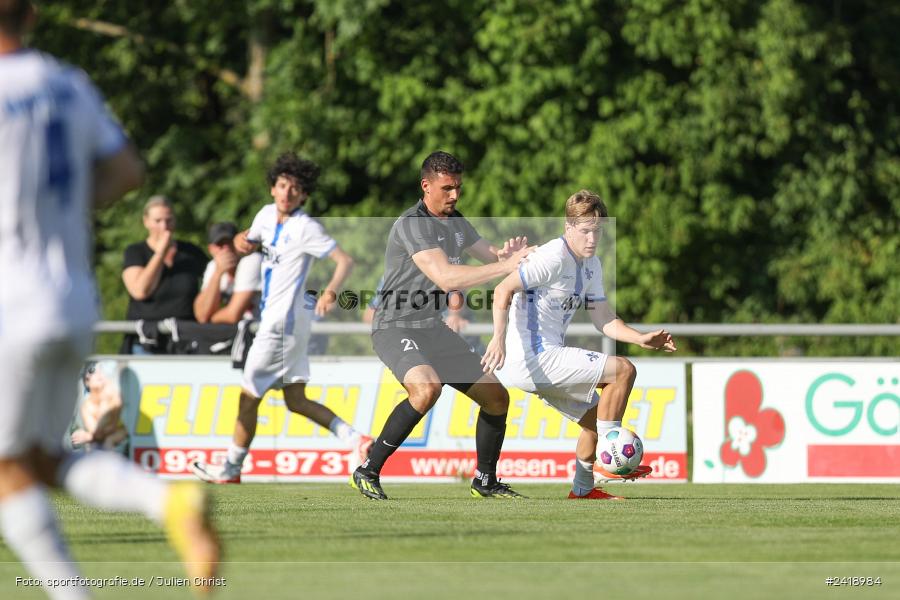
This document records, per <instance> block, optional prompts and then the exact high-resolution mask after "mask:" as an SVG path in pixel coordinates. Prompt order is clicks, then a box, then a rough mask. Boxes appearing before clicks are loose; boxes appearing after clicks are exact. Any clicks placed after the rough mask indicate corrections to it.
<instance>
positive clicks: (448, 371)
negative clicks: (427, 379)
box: [372, 323, 484, 393]
mask: <svg viewBox="0 0 900 600" xmlns="http://www.w3.org/2000/svg"><path fill="white" fill-rule="evenodd" d="M372 347H373V348H374V350H375V354H377V355H378V358H380V359H381V362H383V363H384V364H385V365H387V368H389V369H390V370H391V372H392V373H393V374H394V377H396V378H397V381H400V382H403V378H404V377H405V376H406V373H407V372H408V371H409V370H410V369H412V368H413V367H418V366H419V365H428V366H430V367H431V368H433V369H434V370H435V371H436V372H437V374H438V377H440V378H441V383H443V384H445V385H449V386H452V387H454V388H456V389H458V390H459V391H461V392H463V393H466V392H467V391H468V390H469V388H470V387H472V385H473V384H474V383H475V382H476V381H478V380H479V379H481V378H482V377H483V376H484V371H483V369H482V366H481V359H480V358H479V356H478V355H477V354H475V353H474V352H472V350H471V349H470V348H469V345H468V344H467V343H466V342H465V340H463V339H462V338H461V337H460V336H459V335H457V334H456V333H454V332H453V331H452V330H451V329H450V328H449V327H447V326H446V325H444V324H443V323H441V324H440V325H438V326H437V327H429V328H427V329H407V328H404V327H391V328H390V329H376V330H375V331H374V332H373V333H372Z"/></svg>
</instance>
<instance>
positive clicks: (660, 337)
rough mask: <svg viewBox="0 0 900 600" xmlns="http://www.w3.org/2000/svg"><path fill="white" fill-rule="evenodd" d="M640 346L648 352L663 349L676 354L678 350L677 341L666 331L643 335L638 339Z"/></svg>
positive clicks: (661, 330)
mask: <svg viewBox="0 0 900 600" xmlns="http://www.w3.org/2000/svg"><path fill="white" fill-rule="evenodd" d="M638 345H639V346H640V347H641V348H645V349H647V350H659V349H662V350H665V351H666V352H675V351H676V350H677V349H678V348H676V347H675V340H673V339H672V334H670V333H669V332H668V331H666V330H665V329H659V330H657V331H651V332H649V333H644V334H642V335H641V337H640V338H638Z"/></svg>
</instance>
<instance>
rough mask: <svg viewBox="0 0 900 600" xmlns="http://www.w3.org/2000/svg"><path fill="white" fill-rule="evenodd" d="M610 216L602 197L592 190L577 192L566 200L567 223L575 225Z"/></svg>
mask: <svg viewBox="0 0 900 600" xmlns="http://www.w3.org/2000/svg"><path fill="white" fill-rule="evenodd" d="M608 216H609V211H608V210H607V209H606V205H605V204H603V200H601V199H600V196H598V195H597V194H595V193H594V192H592V191H590V190H581V191H578V192H575V193H574V194H572V195H571V196H569V199H568V200H566V221H567V222H568V223H569V224H571V225H575V224H576V223H578V221H584V220H587V219H596V218H602V219H605V218H606V217H608Z"/></svg>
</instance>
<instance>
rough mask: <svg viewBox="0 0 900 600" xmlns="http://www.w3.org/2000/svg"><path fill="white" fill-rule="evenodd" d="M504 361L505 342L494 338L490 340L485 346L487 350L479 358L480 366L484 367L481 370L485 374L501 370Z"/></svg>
mask: <svg viewBox="0 0 900 600" xmlns="http://www.w3.org/2000/svg"><path fill="white" fill-rule="evenodd" d="M505 360H506V345H505V342H504V341H502V340H499V339H497V338H495V337H494V338H491V341H490V343H488V345H487V349H486V350H485V351H484V356H482V357H481V366H482V367H484V368H483V369H482V370H483V371H484V372H485V373H493V372H494V371H496V370H498V369H502V368H503V363H504V361H505Z"/></svg>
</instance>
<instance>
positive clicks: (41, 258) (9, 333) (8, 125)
mask: <svg viewBox="0 0 900 600" xmlns="http://www.w3.org/2000/svg"><path fill="white" fill-rule="evenodd" d="M0 82H2V83H0V274H2V281H0V339H4V340H10V339H22V338H27V339H29V340H32V341H34V340H41V339H48V338H53V337H62V336H66V335H69V334H73V333H84V332H88V331H90V329H91V327H92V326H93V324H94V322H95V321H96V319H97V315H98V299H97V294H96V290H95V287H94V280H93V275H92V272H91V264H90V251H91V241H90V240H91V235H90V222H91V221H90V218H89V217H90V210H91V200H92V194H93V171H94V162H95V161H96V160H97V159H103V158H108V157H110V156H112V155H114V154H116V153H118V152H119V151H120V150H121V149H122V148H123V146H124V144H125V136H124V134H123V133H122V130H121V129H120V128H119V126H118V125H117V124H116V123H115V121H114V120H113V118H112V116H111V115H110V113H109V112H108V111H107V109H106V108H105V106H104V104H103V99H102V97H101V96H100V94H99V92H98V91H97V90H96V89H95V88H94V86H93V85H92V84H91V82H90V80H89V79H88V77H87V75H85V74H84V73H83V72H82V71H79V70H77V69H75V68H73V67H71V66H69V65H66V64H64V63H61V62H59V61H57V60H56V59H54V58H53V57H51V56H49V55H46V54H43V53H40V52H37V51H33V50H21V51H18V52H13V53H10V54H4V55H0Z"/></svg>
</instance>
